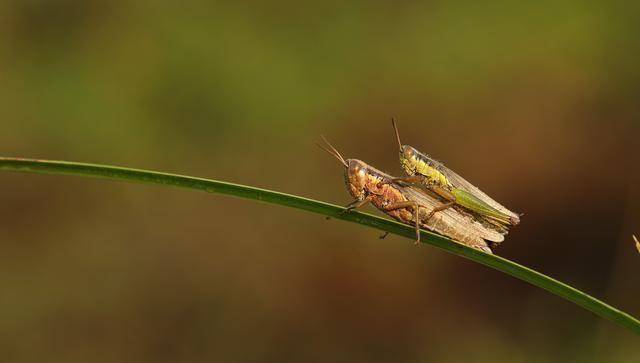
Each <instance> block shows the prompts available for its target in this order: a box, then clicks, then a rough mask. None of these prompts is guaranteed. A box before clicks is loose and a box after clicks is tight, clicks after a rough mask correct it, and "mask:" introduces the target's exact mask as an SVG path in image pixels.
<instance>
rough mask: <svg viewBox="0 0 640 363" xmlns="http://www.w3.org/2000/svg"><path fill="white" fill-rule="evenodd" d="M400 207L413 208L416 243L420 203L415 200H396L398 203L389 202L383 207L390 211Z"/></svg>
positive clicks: (417, 241) (418, 234)
mask: <svg viewBox="0 0 640 363" xmlns="http://www.w3.org/2000/svg"><path fill="white" fill-rule="evenodd" d="M402 208H411V209H413V221H414V222H415V226H416V242H415V244H416V245H417V244H418V243H420V219H419V216H420V205H419V204H418V203H416V202H411V201H405V202H398V203H393V204H389V205H388V206H386V207H385V210H387V211H392V210H396V209H402Z"/></svg>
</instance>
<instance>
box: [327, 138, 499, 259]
mask: <svg viewBox="0 0 640 363" xmlns="http://www.w3.org/2000/svg"><path fill="white" fill-rule="evenodd" d="M322 139H323V140H324V142H325V143H326V144H327V147H325V146H323V145H321V144H318V146H319V147H320V148H322V149H323V150H324V151H326V152H328V153H329V154H330V155H332V156H334V157H335V158H336V159H338V161H339V162H340V163H341V164H342V165H344V167H345V184H346V186H347V189H348V191H349V193H350V194H351V196H353V197H354V198H355V200H354V201H353V202H352V203H350V204H349V205H347V206H346V207H345V208H346V209H345V210H344V212H343V213H345V212H349V211H351V210H354V209H356V208H360V207H362V206H364V205H366V204H367V203H371V204H373V205H374V206H375V207H376V208H377V209H379V210H380V211H382V212H383V213H385V214H387V215H388V216H390V217H392V218H394V219H395V220H397V221H399V222H402V223H405V224H408V225H412V226H415V231H416V244H417V243H419V242H420V228H421V227H422V228H426V229H428V230H430V231H433V232H436V233H439V234H441V235H444V236H447V237H449V238H451V239H454V240H456V241H458V242H460V243H462V244H465V245H467V246H470V247H473V248H476V249H479V250H481V251H484V252H487V253H492V252H491V248H490V247H489V246H490V245H491V246H494V245H496V244H498V243H500V242H502V241H503V240H504V235H503V234H502V233H500V232H499V231H496V230H495V229H493V228H491V227H489V226H486V225H483V224H481V223H479V222H478V221H476V220H474V219H473V218H472V217H471V216H470V215H468V214H466V213H463V212H460V211H458V210H456V209H453V208H450V209H446V210H442V211H441V213H439V214H438V215H437V216H434V214H433V213H434V210H437V208H438V207H439V205H441V203H440V202H439V201H438V200H437V199H436V198H434V197H432V196H430V195H428V194H427V193H425V192H424V191H423V190H422V189H420V188H417V187H414V186H402V185H400V184H398V183H396V182H394V181H393V180H394V178H393V177H392V176H390V175H387V174H385V173H383V172H381V171H380V170H378V169H375V168H374V167H372V166H370V165H368V164H366V163H365V162H363V161H361V160H357V159H344V158H343V157H342V155H341V154H340V153H339V152H338V150H336V149H335V148H334V147H333V146H332V145H331V144H330V143H329V142H328V141H327V140H326V139H325V138H324V137H323V138H322Z"/></svg>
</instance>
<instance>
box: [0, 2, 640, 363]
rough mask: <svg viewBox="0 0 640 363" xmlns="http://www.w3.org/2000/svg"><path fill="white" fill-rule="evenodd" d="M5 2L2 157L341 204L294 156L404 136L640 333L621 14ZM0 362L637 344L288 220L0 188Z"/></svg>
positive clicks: (51, 187) (321, 168)
mask: <svg viewBox="0 0 640 363" xmlns="http://www.w3.org/2000/svg"><path fill="white" fill-rule="evenodd" d="M172 4H173V5H167V4H166V2H160V1H157V2H146V1H122V0H120V1H108V2H107V1H105V2H90V1H83V0H77V1H69V0H67V1H33V0H31V1H23V0H13V1H2V2H0V81H1V86H0V126H1V127H0V130H1V132H0V155H5V156H22V157H38V158H47V159H62V160H73V161H85V162H96V163H107V164H116V165H123V166H131V167H139V168H148V169H154V170H163V171H169V172H177V173H184V174H189V175H196V176H202V177H209V178H215V179H220V180H226V181H233V182H238V183H242V184H248V185H254V186H259V187H265V188H270V189H275V190H279V191H284V192H287V193H293V194H299V195H303V196H307V197H311V198H316V199H320V200H326V201H330V202H334V203H339V204H345V203H347V202H349V199H350V198H349V196H348V194H347V192H346V190H345V188H344V185H343V181H342V172H343V170H342V168H341V167H340V166H339V164H337V163H336V162H335V160H332V159H331V158H330V157H329V156H328V155H326V154H325V153H323V152H321V151H320V150H319V149H317V148H316V147H315V146H314V145H313V143H314V142H315V141H317V140H318V138H319V135H320V134H324V135H326V136H327V137H328V138H329V139H330V140H331V141H332V142H333V143H335V145H336V146H337V147H338V148H339V149H340V150H341V151H342V152H343V154H345V156H348V157H355V158H360V159H362V160H364V161H367V162H369V163H371V164H373V165H375V166H376V167H378V168H380V169H382V170H385V171H388V172H390V173H394V174H399V173H400V168H399V165H398V161H397V153H396V146H395V140H394V136H393V132H392V129H391V127H390V123H389V119H390V117H391V116H395V117H397V118H398V120H399V125H400V130H401V132H402V135H403V138H404V140H405V141H406V142H407V143H409V144H411V145H413V146H415V147H417V148H419V149H421V150H423V151H425V152H427V153H429V154H430V155H432V156H434V157H435V158H437V159H440V160H442V161H444V162H445V163H446V164H447V165H448V166H450V167H451V168H452V169H454V170H456V171H458V172H459V173H460V174H462V175H464V176H465V177H467V178H468V179H469V180H471V181H472V182H473V183H475V184H476V185H478V186H479V187H481V188H482V189H483V190H484V191H485V192H487V193H488V194H490V195H492V196H494V197H495V198H496V199H497V200H499V201H500V202H502V203H503V204H505V205H506V206H507V207H509V208H511V209H513V210H516V211H519V212H524V213H525V216H524V217H523V218H522V223H521V225H520V226H518V227H516V228H514V229H513V231H512V233H511V234H510V235H509V236H508V238H507V240H506V242H505V243H504V244H503V246H502V247H501V248H500V249H499V250H498V251H497V253H498V254H499V255H501V256H504V257H507V258H510V259H513V260H515V261H518V262H520V263H523V264H525V265H527V266H530V267H532V268H535V269H538V270H540V271H541V272H544V273H547V274H549V275H551V276H553V277H556V278H558V279H560V280H562V281H565V282H567V283H569V284H571V285H573V286H575V287H577V288H579V289H583V290H585V291H586V292H588V293H591V294H593V295H595V296H597V297H599V298H602V299H604V300H605V301H607V302H609V303H611V304H612V305H614V306H616V307H619V308H621V309H623V310H625V311H628V312H629V313H631V314H632V315H636V316H638V315H640V293H639V292H638V286H639V285H640V274H639V272H640V255H638V253H637V251H636V250H635V249H634V247H633V243H632V240H631V234H632V233H636V234H639V233H640V206H639V202H640V189H639V187H638V185H639V184H638V182H639V179H640V178H639V172H638V164H639V161H640V157H639V156H638V155H639V153H638V150H639V145H638V132H639V131H640V125H639V120H638V96H639V94H640V68H639V67H638V64H640V63H639V62H640V53H639V50H640V44H639V41H638V39H639V38H638V31H639V30H640V29H638V18H637V14H638V10H640V9H639V8H638V6H637V5H635V4H631V3H629V2H620V3H616V2H584V3H583V2H564V1H560V2H557V1H541V2H540V1H539V2H535V3H533V2H532V3H514V4H505V3H502V2H489V3H486V2H474V1H469V2H456V3H455V4H454V3H453V2H429V3H419V2H412V1H404V2H371V1H367V2H349V3H345V2H342V1H336V2H331V1H329V2H327V1H323V2H319V3H317V4H312V3H305V4H299V3H298V2H294V1H282V2H274V1H269V2H267V1H258V2H251V3H244V4H236V3H235V2H226V3H225V2H222V3H218V2H206V1H192V2H172ZM0 188H1V189H0V197H1V199H2V203H0V220H1V222H0V239H1V240H0V251H1V252H0V354H1V355H2V356H3V357H4V358H3V360H5V359H6V361H8V362H9V361H10V362H32V361H38V362H42V361H47V362H87V361H89V362H159V361H172V362H174V361H181V362H191V361H193V362H201V361H204V360H209V361H213V360H223V361H238V362H255V361H273V362H297V361H303V360H306V361H335V360H338V361H350V362H372V361H379V362H397V361H430V362H448V361H456V360H458V361H461V360H464V361H474V362H503V361H504V362H540V361H546V362H564V361H568V360H570V361H581V362H604V361H611V362H637V361H639V360H640V348H638V346H639V342H638V338H637V336H635V335H633V334H632V333H630V332H628V331H625V330H623V329H621V328H619V327H617V326H615V325H613V324H612V323H610V322H607V321H604V320H602V319H599V318H597V317H595V316H594V315H593V314H591V313H589V312H587V311H585V310H583V309H580V308H578V307H577V306H575V305H573V304H571V303H569V302H566V301H564V300H562V299H560V298H557V297H555V296H552V295H550V294H549V293H546V292H544V291H542V290H540V289H537V288H534V287H531V286H529V285H527V284H526V283H524V282H521V281H519V280H516V279H513V278H511V277H509V276H507V275H504V274H501V273H498V272H496V271H494V270H490V269H488V268H485V267H482V266H480V265H478V264H474V263H471V262H469V261H466V260H463V259H461V258H459V257H456V256H452V255H449V254H447V253H444V252H442V251H439V250H437V249H435V248H432V247H429V246H418V247H416V246H414V245H413V243H412V242H411V241H410V240H407V239H401V238H399V237H393V236H391V237H389V238H387V239H386V240H384V241H381V240H379V239H378V238H377V236H378V232H377V231H375V230H371V229H367V228H363V227H361V226H357V225H354V224H349V223H344V222H339V221H326V220H325V219H324V218H323V217H321V216H318V215H313V214H309V213H304V212H301V211H298V210H292V209H286V208H281V207H277V206H270V205H265V204H258V203H254V202H248V201H243V200H236V199H231V198H227V197H222V196H214V195H207V194H202V193H195V192H190V191H185V190H176V189H170V188H163V187H157V186H145V185H135V184H126V183H114V182H106V181H96V180H89V179H79V178H73V177H61V176H37V175H19V174H10V173H3V174H2V175H0Z"/></svg>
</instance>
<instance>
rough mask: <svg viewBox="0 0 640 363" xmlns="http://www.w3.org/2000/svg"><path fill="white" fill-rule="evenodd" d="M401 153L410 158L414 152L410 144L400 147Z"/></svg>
mask: <svg viewBox="0 0 640 363" xmlns="http://www.w3.org/2000/svg"><path fill="white" fill-rule="evenodd" d="M402 154H403V155H404V156H405V157H407V158H411V157H413V155H414V154H415V152H414V151H413V148H412V147H411V146H406V145H405V146H403V147H402Z"/></svg>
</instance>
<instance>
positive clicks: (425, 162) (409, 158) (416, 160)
mask: <svg viewBox="0 0 640 363" xmlns="http://www.w3.org/2000/svg"><path fill="white" fill-rule="evenodd" d="M400 165H401V166H402V169H403V170H404V172H405V173H407V175H422V176H424V177H425V180H426V182H428V183H430V184H434V185H439V186H442V187H446V188H450V187H451V183H450V182H449V180H448V179H447V177H446V176H445V175H444V174H442V172H440V170H438V168H437V166H436V164H434V162H433V161H431V159H429V158H428V157H426V156H425V155H424V154H422V153H421V152H420V151H418V150H416V149H415V148H414V147H412V146H409V145H402V146H401V147H400Z"/></svg>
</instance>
